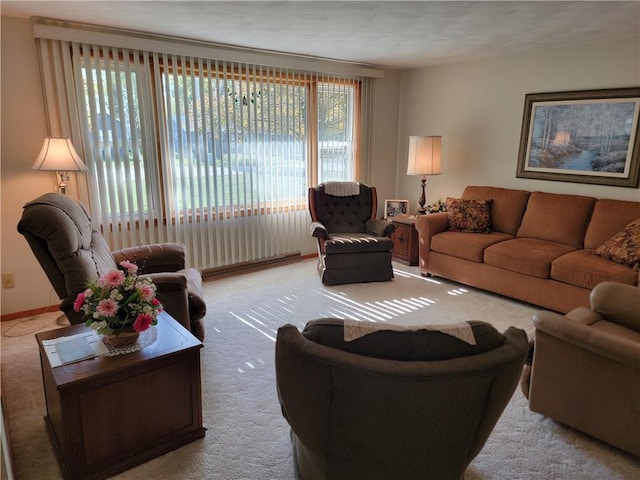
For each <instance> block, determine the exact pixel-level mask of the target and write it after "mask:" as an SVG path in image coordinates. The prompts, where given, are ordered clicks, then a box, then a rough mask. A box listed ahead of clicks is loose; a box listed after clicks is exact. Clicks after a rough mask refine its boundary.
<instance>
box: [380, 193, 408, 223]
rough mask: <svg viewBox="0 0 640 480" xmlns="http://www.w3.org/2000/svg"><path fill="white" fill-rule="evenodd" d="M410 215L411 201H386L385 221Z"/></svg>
mask: <svg viewBox="0 0 640 480" xmlns="http://www.w3.org/2000/svg"><path fill="white" fill-rule="evenodd" d="M408 214H409V200H398V199H395V198H394V199H390V200H385V201H384V218H385V220H387V219H390V218H393V217H397V216H398V215H408Z"/></svg>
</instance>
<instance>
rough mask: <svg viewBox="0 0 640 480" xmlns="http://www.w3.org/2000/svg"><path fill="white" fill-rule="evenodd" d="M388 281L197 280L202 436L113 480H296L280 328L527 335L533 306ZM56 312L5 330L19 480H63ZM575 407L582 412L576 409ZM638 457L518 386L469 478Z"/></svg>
mask: <svg viewBox="0 0 640 480" xmlns="http://www.w3.org/2000/svg"><path fill="white" fill-rule="evenodd" d="M395 267H396V270H397V272H396V278H395V279H394V280H393V281H392V282H385V283H372V284H356V285H343V286H335V287H323V286H322V285H321V283H320V280H319V278H318V276H317V274H316V272H315V261H314V260H308V261H304V262H300V263H297V264H292V265H287V266H284V267H278V268H274V269H270V270H264V271H260V272H256V273H251V274H248V275H242V276H236V277H231V278H228V279H222V280H216V281H213V282H208V283H206V284H205V287H206V298H207V306H208V312H209V313H208V315H207V317H206V335H207V338H206V341H205V347H204V349H203V350H202V351H201V352H202V355H201V361H202V391H203V410H204V424H205V427H207V428H208V430H207V433H206V436H205V437H204V438H203V439H201V440H197V441H195V442H193V443H191V444H189V445H186V446H184V447H182V448H180V449H178V450H175V451H173V452H170V453H168V454H166V455H164V456H162V457H159V458H157V459H154V460H152V461H150V462H147V463H145V464H143V465H140V466H139V467H136V468H133V469H131V470H129V471H127V472H124V473H122V474H120V475H118V476H116V477H114V478H118V479H181V478H203V479H220V480H240V479H248V480H268V479H274V480H288V479H294V478H295V471H294V465H293V459H292V452H291V445H290V442H289V437H288V431H289V429H288V425H287V424H286V422H285V421H284V419H283V418H282V416H281V414H280V408H279V405H278V400H277V396H276V389H275V374H274V365H273V351H274V339H275V333H276V331H277V328H278V327H279V326H280V325H283V324H285V323H293V324H295V325H297V326H298V327H300V328H301V327H302V326H303V325H304V324H305V323H306V322H307V321H308V320H311V319H314V318H320V317H324V316H337V317H341V318H359V319H364V318H365V317H366V318H367V319H370V320H371V319H375V320H376V321H387V322H390V323H402V324H417V323H421V322H422V323H432V324H435V323H447V322H456V321H460V320H472V319H477V320H485V321H489V322H491V323H493V324H494V325H495V326H496V327H497V328H498V329H499V330H501V331H502V330H504V329H505V328H506V327H507V326H510V325H513V326H517V327H520V328H523V329H524V330H525V331H527V333H528V334H531V333H532V331H533V326H532V323H531V316H532V314H533V312H534V311H535V310H536V308H535V307H531V306H529V305H524V304H521V303H518V302H515V301H511V300H508V299H504V298H501V297H497V296H495V295H490V294H487V293H483V292H480V291H477V290H474V289H471V288H468V287H463V286H461V285H458V284H454V283H452V282H448V281H444V280H441V279H425V278H421V277H420V276H419V274H418V270H417V268H414V267H405V266H403V265H395ZM56 317H57V315H56V314H47V315H43V316H41V317H39V318H36V319H26V320H22V321H19V320H17V321H12V322H3V324H2V332H3V337H2V351H1V353H2V396H3V398H4V402H5V408H6V410H7V414H8V419H9V428H10V433H11V437H12V442H13V443H12V448H13V453H14V457H15V465H14V466H15V470H16V474H17V478H18V480H22V479H25V480H29V479H34V480H35V479H37V480H40V479H59V478H61V475H60V471H59V469H58V467H57V464H56V461H55V457H54V454H53V449H52V447H51V445H50V443H49V439H48V437H47V434H46V430H45V426H44V422H43V418H42V417H43V416H44V415H45V406H44V397H43V393H42V380H41V376H40V365H39V360H38V352H37V348H36V342H35V339H34V338H33V334H34V333H35V332H37V331H40V330H44V329H50V328H56V327H57V325H56V323H55V319H56ZM577 407H579V406H577ZM637 478H640V461H639V460H638V459H636V458H634V457H631V456H629V455H626V454H624V453H622V452H620V451H619V450H616V449H614V448H612V447H609V446H607V445H605V444H603V443H601V442H599V441H596V440H594V439H591V438H589V437H587V436H585V435H583V434H581V433H579V432H576V431H574V430H571V429H569V428H566V427H564V426H562V425H559V424H557V423H555V422H554V421H552V420H550V419H548V418H545V417H543V416H541V415H538V414H536V413H533V412H531V411H530V410H529V408H528V406H527V401H526V399H525V398H524V396H523V395H522V393H521V392H520V390H519V389H517V390H516V392H515V394H514V396H513V399H512V400H511V402H510V404H509V405H508V406H507V409H506V410H505V412H504V414H503V416H502V418H501V419H500V421H499V422H498V425H497V426H496V428H495V430H494V431H493V433H492V434H491V436H490V438H489V440H488V441H487V444H486V445H485V447H484V449H483V450H482V451H481V452H480V454H479V455H478V457H476V459H475V460H474V462H473V463H472V464H471V466H470V468H469V469H468V470H467V472H466V474H465V479H466V480H488V479H505V480H507V479H508V480H517V479H523V480H525V479H545V480H546V479H563V480H564V479H570V480H571V479H576V480H577V479H580V480H583V479H587V480H588V479H593V480H603V479H607V480H609V479H637Z"/></svg>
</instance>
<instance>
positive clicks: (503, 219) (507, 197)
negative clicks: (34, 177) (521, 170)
mask: <svg viewBox="0 0 640 480" xmlns="http://www.w3.org/2000/svg"><path fill="white" fill-rule="evenodd" d="M462 198H463V199H465V200H469V199H475V200H489V199H491V200H493V201H492V202H491V231H493V232H502V233H507V234H509V235H512V236H515V234H516V232H517V231H518V227H519V226H520V222H521V221H522V214H523V212H524V209H525V207H526V205H527V200H528V199H529V192H527V191H526V190H514V189H510V188H500V187H486V186H474V185H470V186H468V187H467V188H465V189H464V192H462Z"/></svg>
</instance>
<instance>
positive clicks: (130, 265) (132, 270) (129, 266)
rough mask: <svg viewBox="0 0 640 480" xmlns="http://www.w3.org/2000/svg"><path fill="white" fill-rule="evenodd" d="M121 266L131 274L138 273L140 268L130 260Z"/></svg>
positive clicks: (124, 261) (121, 263)
mask: <svg viewBox="0 0 640 480" xmlns="http://www.w3.org/2000/svg"><path fill="white" fill-rule="evenodd" d="M120 266H121V267H122V268H124V269H125V270H127V272H129V273H136V272H137V271H138V266H137V265H136V264H135V263H132V262H130V261H129V260H123V261H121V262H120Z"/></svg>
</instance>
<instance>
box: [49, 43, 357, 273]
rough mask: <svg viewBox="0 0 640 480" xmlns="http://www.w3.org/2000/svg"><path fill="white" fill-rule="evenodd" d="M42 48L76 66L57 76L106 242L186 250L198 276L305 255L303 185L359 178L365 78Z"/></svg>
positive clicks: (66, 46) (309, 246)
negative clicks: (66, 92) (66, 94)
mask: <svg viewBox="0 0 640 480" xmlns="http://www.w3.org/2000/svg"><path fill="white" fill-rule="evenodd" d="M47 48H48V49H52V48H53V49H54V50H55V51H56V52H61V56H63V57H64V56H65V55H69V56H70V58H71V61H70V62H69V61H68V60H67V61H66V62H62V67H61V71H62V72H63V74H62V75H61V77H62V78H63V79H64V82H65V84H66V86H67V88H68V87H69V85H70V84H72V85H73V86H74V89H75V98H74V99H70V100H69V108H70V109H75V110H76V111H77V118H78V123H79V125H80V128H79V131H80V135H81V142H82V147H83V148H82V150H83V153H84V156H85V162H86V163H87V165H88V167H89V171H90V176H89V188H88V191H89V195H90V200H91V209H92V213H93V215H94V218H95V219H98V220H99V222H100V224H101V226H102V229H103V233H104V234H105V237H106V238H107V240H108V241H109V242H110V244H111V245H112V247H113V248H118V247H123V246H131V245H137V244H141V243H148V242H158V241H160V242H162V241H177V242H183V243H185V244H186V245H187V251H188V264H189V265H190V266H195V267H197V268H200V269H209V268H215V267H219V266H225V265H231V264H237V263H243V262H253V261H258V260H261V259H268V258H271V257H277V256H281V255H286V254H290V253H294V252H310V251H313V248H314V247H313V242H312V241H311V239H310V237H309V234H308V225H309V214H308V210H307V195H306V192H307V188H308V186H309V185H310V184H317V183H320V182H324V181H331V180H356V179H357V178H358V168H359V167H358V162H357V159H358V154H359V148H360V146H359V144H360V140H361V134H360V131H361V129H362V126H363V122H362V111H361V110H362V107H361V104H360V98H361V94H362V89H363V85H368V83H367V82H363V80H362V79H358V78H349V77H341V76H331V75H326V74H317V73H314V72H305V71H298V70H290V69H285V68H274V67H266V66H260V65H253V64H246V63H235V62H230V61H218V60H213V59H202V58H196V57H191V56H185V55H176V54H165V53H158V52H146V51H142V50H136V49H126V48H110V47H105V46H99V45H92V44H87V43H77V42H65V41H61V42H58V41H49V42H48V43H47ZM58 56H59V55H51V57H52V58H57V57H58ZM72 100H75V101H72ZM72 117H73V115H72Z"/></svg>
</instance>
